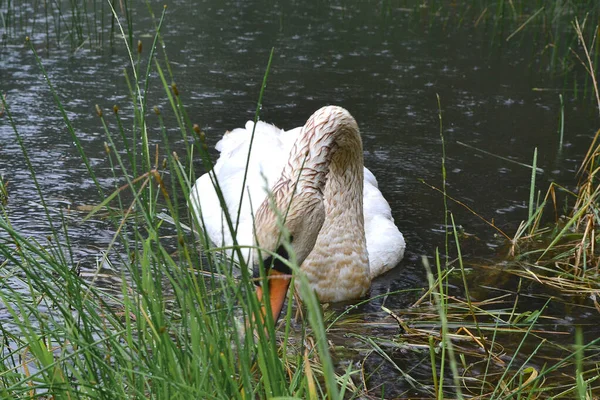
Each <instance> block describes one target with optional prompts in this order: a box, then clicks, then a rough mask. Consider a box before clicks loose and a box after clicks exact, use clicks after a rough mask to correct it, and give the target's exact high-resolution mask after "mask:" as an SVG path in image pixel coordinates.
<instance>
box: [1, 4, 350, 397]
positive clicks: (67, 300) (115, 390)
mask: <svg viewBox="0 0 600 400" xmlns="http://www.w3.org/2000/svg"><path fill="white" fill-rule="evenodd" d="M114 15H115V18H116V22H117V26H118V29H120V30H121V31H122V33H123V34H124V32H125V29H124V28H123V26H122V25H121V24H120V23H119V19H118V18H117V15H116V12H115V13H114ZM163 19H164V13H163V15H162V17H161V19H160V21H159V22H158V23H157V33H156V36H155V40H154V43H153V46H152V48H151V51H150V53H149V55H148V61H147V62H148V64H147V65H148V67H147V69H146V70H145V71H144V70H143V69H142V68H140V63H138V62H133V61H132V65H131V67H132V68H131V70H130V71H131V72H130V74H133V77H129V83H130V86H129V87H130V90H131V99H132V104H133V107H132V108H133V110H134V115H133V117H134V118H133V119H132V120H133V123H132V126H131V127H125V125H124V124H123V121H122V119H121V111H120V109H119V107H116V106H115V107H114V108H113V110H112V111H113V112H112V113H107V112H105V109H104V108H103V107H101V106H97V107H96V113H97V116H98V118H99V122H100V124H101V125H102V126H103V128H104V132H105V136H106V145H105V148H106V157H107V159H108V160H109V162H110V165H111V166H112V171H113V174H114V177H115V181H119V182H121V183H122V184H120V186H117V187H115V188H109V189H107V188H105V187H103V186H102V185H101V184H100V182H99V180H98V179H97V177H96V176H95V174H94V171H93V168H92V167H91V164H90V162H89V160H88V158H87V156H86V154H85V152H84V151H83V148H82V147H81V145H80V143H79V141H78V140H77V135H76V134H75V128H74V127H73V126H72V125H71V123H70V121H69V119H68V117H67V114H66V113H65V111H64V109H63V107H62V102H61V100H60V98H59V97H58V95H57V94H56V91H55V90H54V87H53V86H52V83H51V82H50V81H49V80H48V84H49V87H50V89H51V90H52V93H53V95H54V98H55V101H56V105H57V108H58V109H59V111H60V112H61V113H62V115H63V117H64V121H65V123H66V125H67V128H68V131H69V132H70V134H71V136H72V138H73V141H74V143H75V146H76V147H77V148H78V149H79V151H80V154H81V157H82V162H84V163H85V165H86V166H87V168H88V171H89V173H90V179H91V180H92V181H94V182H95V186H96V189H97V191H98V195H99V200H98V203H99V204H98V206H96V207H94V208H93V209H92V210H91V212H90V213H89V214H88V215H87V216H85V215H84V214H82V215H81V219H82V223H93V221H94V220H97V219H99V218H102V219H105V220H106V221H108V222H109V223H110V224H112V226H113V229H114V232H115V233H114V237H113V240H112V242H111V244H110V246H109V247H108V248H106V249H103V252H102V253H101V254H99V256H98V261H97V266H96V269H95V271H92V273H91V274H89V273H88V274H86V275H85V276H83V275H82V274H81V271H80V269H79V266H78V260H77V259H76V257H75V256H74V255H73V248H72V245H71V241H70V236H69V231H68V228H67V226H68V224H67V223H66V222H65V220H64V216H63V214H62V211H61V210H60V209H58V210H57V209H54V208H51V207H49V206H48V205H47V203H46V201H45V196H44V193H43V191H42V189H41V187H40V185H39V184H38V182H37V179H36V171H35V170H34V168H33V167H31V164H28V165H29V171H30V174H31V179H32V181H33V182H34V185H35V187H36V188H37V192H38V196H39V201H40V204H42V209H43V212H44V213H45V214H46V219H47V222H48V226H49V229H50V231H51V235H49V236H48V238H47V239H46V240H44V241H40V239H39V238H34V237H29V236H25V235H23V234H22V233H21V232H20V231H19V230H18V229H17V228H15V227H14V225H13V223H12V221H11V217H10V207H11V202H10V193H8V196H6V198H7V202H6V204H5V203H4V202H0V255H1V256H0V257H1V258H0V269H1V271H2V275H3V279H2V281H1V282H2V283H1V284H0V299H1V303H2V304H3V307H4V308H5V312H7V313H9V314H10V317H11V318H10V320H8V321H5V322H3V324H2V325H0V330H1V331H2V335H1V336H2V338H3V339H2V343H1V344H0V359H1V362H0V382H1V384H0V397H2V398H23V397H55V398H75V397H77V398H112V399H114V398H140V397H142V398H161V399H162V398H240V399H247V398H272V397H286V398H312V399H316V398H324V397H327V398H332V399H338V398H344V397H348V396H352V392H353V391H355V390H357V388H356V386H354V385H353V370H352V368H347V369H345V370H343V371H341V372H340V373H336V372H335V370H334V366H333V362H332V358H331V356H330V354H329V347H328V343H327V339H326V336H325V325H324V322H323V319H322V316H321V309H320V305H319V303H318V301H317V299H316V297H315V295H314V293H313V292H312V291H311V290H309V286H308V283H307V282H305V281H303V280H302V278H300V280H301V282H300V287H301V288H302V289H301V291H302V296H303V300H304V302H305V307H306V309H307V312H308V314H307V322H306V324H305V325H304V323H303V324H302V328H301V332H304V337H303V338H301V339H300V340H296V341H295V342H294V345H293V346H292V345H290V346H287V345H285V346H283V348H282V347H281V346H280V345H279V343H281V342H283V343H284V344H285V343H288V341H289V339H290V335H291V334H290V331H291V330H290V329H289V324H291V323H292V322H291V318H290V317H289V315H288V317H287V318H286V319H285V321H286V323H287V324H288V326H287V327H285V328H284V329H283V332H284V333H283V334H281V333H280V330H278V329H276V327H275V326H274V325H273V321H272V320H271V319H269V318H267V319H266V320H265V322H266V323H263V319H262V318H261V317H260V316H261V315H262V310H261V307H260V305H259V302H258V300H257V298H256V295H255V291H254V282H253V281H252V279H251V277H250V276H249V274H248V272H247V270H246V269H245V268H242V274H241V276H234V274H233V271H232V268H231V264H230V262H229V261H227V260H224V259H220V258H218V257H217V255H218V253H220V252H221V250H222V249H214V248H212V246H211V244H210V243H208V241H207V239H206V237H205V236H204V235H200V236H199V241H200V243H197V237H196V236H195V235H194V234H192V233H191V232H190V231H189V229H188V228H187V226H186V225H185V224H184V223H183V221H184V220H186V219H188V220H189V218H187V216H186V212H185V211H182V210H184V209H185V203H186V202H187V198H188V194H189V190H190V186H191V184H192V183H193V182H194V173H193V169H192V168H191V166H192V158H193V157H197V156H198V155H199V156H200V157H202V158H203V160H204V161H205V163H206V165H207V166H210V164H211V163H210V158H209V155H208V154H207V151H206V144H205V143H204V142H203V137H202V135H201V132H200V129H199V128H198V127H197V126H195V125H194V124H193V123H192V121H191V120H190V118H189V117H188V115H187V113H186V111H185V107H184V104H183V100H182V95H181V88H177V86H176V85H175V84H174V83H171V82H173V77H172V76H166V75H165V74H164V68H163V67H164V66H161V61H159V60H157V59H156V57H155V52H154V50H155V47H156V44H157V42H158V41H159V40H160V39H159V32H160V29H161V27H162V24H163ZM123 36H124V37H127V35H123ZM30 49H31V51H32V52H33V53H34V55H35V49H34V47H33V45H31V43H30ZM128 49H131V46H128ZM129 53H130V59H131V60H133V59H134V56H133V54H132V51H131V50H130V51H129ZM141 53H142V49H141V47H138V60H139V57H140V54H141ZM36 59H37V62H38V67H39V68H40V70H41V72H42V74H43V75H44V76H45V77H46V79H48V78H47V75H46V73H45V71H44V68H43V65H42V63H41V61H40V59H39V58H37V55H36ZM153 60H154V62H153ZM168 70H169V71H170V68H168ZM153 72H156V73H157V75H158V76H159V77H160V79H161V82H162V87H163V89H164V94H165V96H166V97H167V99H168V104H169V105H170V107H171V109H170V110H169V111H168V112H170V113H171V115H170V118H171V119H174V120H175V121H176V123H177V126H178V128H179V132H180V135H181V137H182V138H183V139H184V140H185V142H186V143H190V142H193V145H191V146H188V147H187V148H186V150H185V154H183V155H178V154H176V153H172V152H171V151H170V145H169V136H168V135H166V132H167V123H166V122H165V119H164V115H166V114H167V111H163V110H160V109H158V108H154V113H153V114H151V113H148V110H149V107H148V105H147V102H146V99H147V98H146V96H147V93H148V87H149V84H148V83H149V79H150V76H151V75H152V73H153ZM263 89H264V84H263ZM2 104H3V107H4V108H3V110H5V113H6V117H7V119H8V120H9V121H10V124H11V125H12V127H13V131H14V134H15V138H16V140H17V141H18V143H19V144H20V145H21V150H22V153H23V157H24V159H25V160H26V161H27V160H28V159H29V158H28V149H27V147H26V145H25V144H24V142H23V141H22V140H21V136H20V134H19V127H18V124H19V121H14V120H13V119H12V114H11V113H10V105H9V102H7V100H6V99H5V98H4V96H2ZM258 108H260V101H259V107H258ZM150 118H155V120H154V121H157V122H158V126H159V128H158V131H159V132H158V133H159V135H161V136H162V137H163V144H162V148H164V149H165V150H163V151H162V152H161V150H160V148H159V147H155V148H150V146H149V143H150V140H149V135H150V134H151V132H150V128H149V126H150V124H149V119H150ZM154 121H153V122H154ZM111 123H112V124H113V125H114V126H116V132H113V130H112V129H111V128H110V124H111ZM140 143H141V145H140ZM1 187H2V188H3V189H4V190H3V193H4V192H6V191H7V189H8V191H9V190H10V186H7V185H5V184H3V185H2V186H1ZM100 211H102V215H101V213H100ZM167 221H171V223H172V224H173V227H169V226H167V224H168V222H167ZM117 248H118V250H117ZM199 249H202V254H200V251H199ZM292 259H293V257H292ZM290 267H291V268H295V269H297V265H294V264H293V262H292V264H291V265H290ZM110 271H119V272H118V273H116V274H114V275H116V276H114V277H115V278H117V279H118V281H119V284H118V286H117V287H119V290H118V293H116V294H115V293H113V294H111V293H108V292H107V291H105V290H102V289H100V288H99V287H98V286H97V285H96V283H97V281H98V280H100V279H106V277H107V276H110V275H111V272H110ZM119 278H120V279H119ZM290 310H291V308H288V314H289V313H290ZM275 338H278V340H275ZM302 339H304V340H302Z"/></svg>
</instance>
